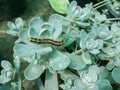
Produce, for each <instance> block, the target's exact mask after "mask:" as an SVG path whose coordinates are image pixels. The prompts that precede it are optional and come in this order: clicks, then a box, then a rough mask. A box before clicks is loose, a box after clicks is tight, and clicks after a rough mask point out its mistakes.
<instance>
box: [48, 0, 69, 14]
mask: <svg viewBox="0 0 120 90" xmlns="http://www.w3.org/2000/svg"><path fill="white" fill-rule="evenodd" d="M49 2H50V4H51V6H52V8H53V9H54V10H55V11H57V12H58V13H61V14H67V13H68V12H67V6H68V4H69V1H68V0H49Z"/></svg>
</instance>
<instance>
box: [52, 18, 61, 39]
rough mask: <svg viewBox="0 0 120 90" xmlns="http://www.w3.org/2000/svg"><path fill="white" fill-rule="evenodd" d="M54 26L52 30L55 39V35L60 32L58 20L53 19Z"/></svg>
mask: <svg viewBox="0 0 120 90" xmlns="http://www.w3.org/2000/svg"><path fill="white" fill-rule="evenodd" d="M54 28H55V30H54V31H53V38H54V39H57V37H58V36H59V35H60V34H61V33H62V23H61V22H60V21H58V20H55V21H54Z"/></svg>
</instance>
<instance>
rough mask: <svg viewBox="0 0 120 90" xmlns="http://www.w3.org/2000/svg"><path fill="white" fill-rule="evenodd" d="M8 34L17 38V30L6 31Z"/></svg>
mask: <svg viewBox="0 0 120 90" xmlns="http://www.w3.org/2000/svg"><path fill="white" fill-rule="evenodd" d="M7 33H8V34H10V35H12V36H18V31H17V30H12V29H11V30H8V31H7Z"/></svg>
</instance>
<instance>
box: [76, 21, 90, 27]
mask: <svg viewBox="0 0 120 90" xmlns="http://www.w3.org/2000/svg"><path fill="white" fill-rule="evenodd" d="M75 23H76V24H77V25H78V26H79V27H81V28H86V27H89V26H90V23H88V22H80V21H77V22H75Z"/></svg>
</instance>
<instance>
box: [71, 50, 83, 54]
mask: <svg viewBox="0 0 120 90" xmlns="http://www.w3.org/2000/svg"><path fill="white" fill-rule="evenodd" d="M80 53H82V49H79V50H77V51H75V52H73V53H72V54H80Z"/></svg>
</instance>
